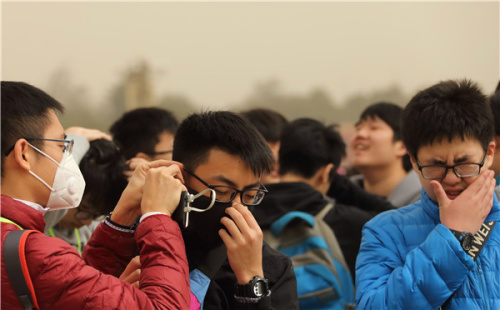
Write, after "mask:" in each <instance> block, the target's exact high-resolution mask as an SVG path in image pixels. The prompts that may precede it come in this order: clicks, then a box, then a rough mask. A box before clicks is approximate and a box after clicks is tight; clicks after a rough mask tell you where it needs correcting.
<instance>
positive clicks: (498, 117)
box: [490, 82, 500, 136]
mask: <svg viewBox="0 0 500 310" xmlns="http://www.w3.org/2000/svg"><path fill="white" fill-rule="evenodd" d="M490 107H491V112H493V119H494V121H495V135H497V136H500V82H498V85H497V88H496V90H495V93H494V94H493V95H491V97H490Z"/></svg>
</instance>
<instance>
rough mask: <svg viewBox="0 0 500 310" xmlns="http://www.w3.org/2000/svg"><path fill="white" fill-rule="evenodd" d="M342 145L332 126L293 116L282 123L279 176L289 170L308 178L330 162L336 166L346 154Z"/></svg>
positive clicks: (343, 144) (340, 138) (334, 127)
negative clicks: (286, 123)
mask: <svg viewBox="0 0 500 310" xmlns="http://www.w3.org/2000/svg"><path fill="white" fill-rule="evenodd" d="M345 147H346V146H345V143H344V141H343V140H342V137H341V136H340V134H339V133H338V131H337V130H336V126H335V125H330V126H325V125H323V124H322V123H320V122H318V121H316V120H313V119H309V118H302V119H297V120H295V121H293V122H291V123H290V124H288V125H287V126H285V128H283V132H282V134H281V146H280V150H279V163H280V168H279V169H280V171H279V172H280V175H284V174H286V173H288V172H293V173H297V174H299V175H301V176H303V177H306V178H310V177H312V176H313V175H314V174H315V173H316V172H317V171H318V170H319V169H320V168H321V167H323V166H325V165H328V164H330V163H332V164H333V165H334V166H335V169H337V168H338V167H339V165H340V162H341V160H342V158H343V157H344V156H345V155H346V150H345ZM335 169H334V171H335ZM332 175H333V174H332Z"/></svg>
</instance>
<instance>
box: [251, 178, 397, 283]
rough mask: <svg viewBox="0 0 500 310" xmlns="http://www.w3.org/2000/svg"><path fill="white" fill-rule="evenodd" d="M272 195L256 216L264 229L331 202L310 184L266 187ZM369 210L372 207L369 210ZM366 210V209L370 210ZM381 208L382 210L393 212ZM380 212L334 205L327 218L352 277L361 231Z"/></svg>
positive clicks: (256, 209) (268, 194)
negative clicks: (292, 215)
mask: <svg viewBox="0 0 500 310" xmlns="http://www.w3.org/2000/svg"><path fill="white" fill-rule="evenodd" d="M266 187H267V189H268V191H269V193H267V195H266V197H265V198H264V200H263V201H262V203H261V204H260V205H259V206H256V207H255V208H254V210H253V214H254V216H255V218H256V220H257V222H258V223H259V225H260V226H261V228H262V229H269V227H270V225H271V224H272V223H273V222H274V221H276V220H277V219H278V218H280V217H281V216H282V215H284V214H285V213H287V212H291V211H302V212H307V213H309V214H312V215H316V214H317V213H318V212H319V211H320V210H322V209H323V207H324V206H325V205H326V204H327V203H328V202H329V201H330V200H329V199H328V198H326V197H325V196H323V195H322V194H321V193H320V192H318V191H316V190H315V189H314V188H312V187H311V186H310V185H308V184H307V183H303V182H288V183H277V184H267V185H266ZM368 208H369V207H368ZM368 208H367V209H368ZM390 208H391V206H390V205H387V208H383V207H382V208H381V210H384V211H385V210H387V209H390ZM377 213H379V211H378V210H377V211H373V212H369V211H367V210H363V209H361V208H358V207H354V206H346V205H343V204H340V203H335V205H334V208H333V209H332V210H331V211H330V212H329V213H328V214H327V215H326V216H325V219H324V220H325V222H326V223H327V224H328V225H330V227H331V228H332V229H333V231H334V233H335V236H336V237H337V240H338V242H339V245H340V247H341V249H342V252H343V254H344V257H345V260H346V262H347V265H348V266H349V270H350V272H351V275H352V276H353V279H354V275H355V265H356V256H357V255H358V251H359V246H360V244H361V230H362V228H363V225H364V224H365V223H366V222H368V221H369V220H370V219H371V218H372V217H373V216H375V215H376V214H377Z"/></svg>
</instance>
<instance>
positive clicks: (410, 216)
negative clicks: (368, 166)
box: [356, 80, 500, 310]
mask: <svg viewBox="0 0 500 310" xmlns="http://www.w3.org/2000/svg"><path fill="white" fill-rule="evenodd" d="M401 125H402V126H401V128H402V137H403V142H404V143H405V146H406V148H407V150H408V152H409V154H410V156H411V162H412V165H413V169H414V170H415V171H416V172H417V173H418V175H419V178H420V182H421V183H422V195H421V200H420V201H418V202H416V203H414V204H411V205H409V206H406V207H404V208H401V209H397V210H392V211H388V212H385V213H382V214H380V215H379V216H377V217H376V218H374V219H373V220H371V221H370V222H368V223H367V224H366V225H365V227H364V228H363V239H362V243H361V248H360V251H359V255H358V258H357V261H356V286H357V296H356V303H357V306H358V309H377V310H379V309H391V310H392V309H419V310H421V309H439V308H440V307H442V308H443V309H500V226H499V227H495V224H496V222H497V221H499V220H500V203H499V202H498V200H497V198H496V196H495V195H494V194H493V192H494V187H495V181H494V179H493V172H492V171H490V170H488V168H489V167H490V166H491V163H492V160H493V155H494V149H495V143H494V142H493V136H494V127H493V118H492V113H491V109H490V107H489V105H488V104H487V99H486V97H485V96H484V95H483V94H482V93H481V91H480V90H479V88H478V87H477V85H476V84H474V83H472V82H470V81H467V80H461V81H445V82H440V83H438V84H436V85H434V86H431V87H430V88H427V89H425V90H423V91H420V92H419V93H417V94H416V95H415V96H414V97H413V98H412V99H411V100H410V102H409V104H408V105H407V106H406V108H405V109H404V111H403V114H402V119H401Z"/></svg>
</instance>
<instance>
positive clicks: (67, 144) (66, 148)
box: [4, 138, 75, 156]
mask: <svg viewBox="0 0 500 310" xmlns="http://www.w3.org/2000/svg"><path fill="white" fill-rule="evenodd" d="M24 140H26V141H36V140H38V141H52V142H59V143H64V145H61V147H62V151H63V153H65V152H68V153H69V154H71V152H72V151H73V145H74V144H75V141H74V140H59V139H44V138H24ZM14 147H15V144H14V145H13V146H12V147H10V148H9V149H8V150H7V151H6V152H5V153H4V155H5V156H7V155H9V154H10V152H12V150H13V149H14Z"/></svg>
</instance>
